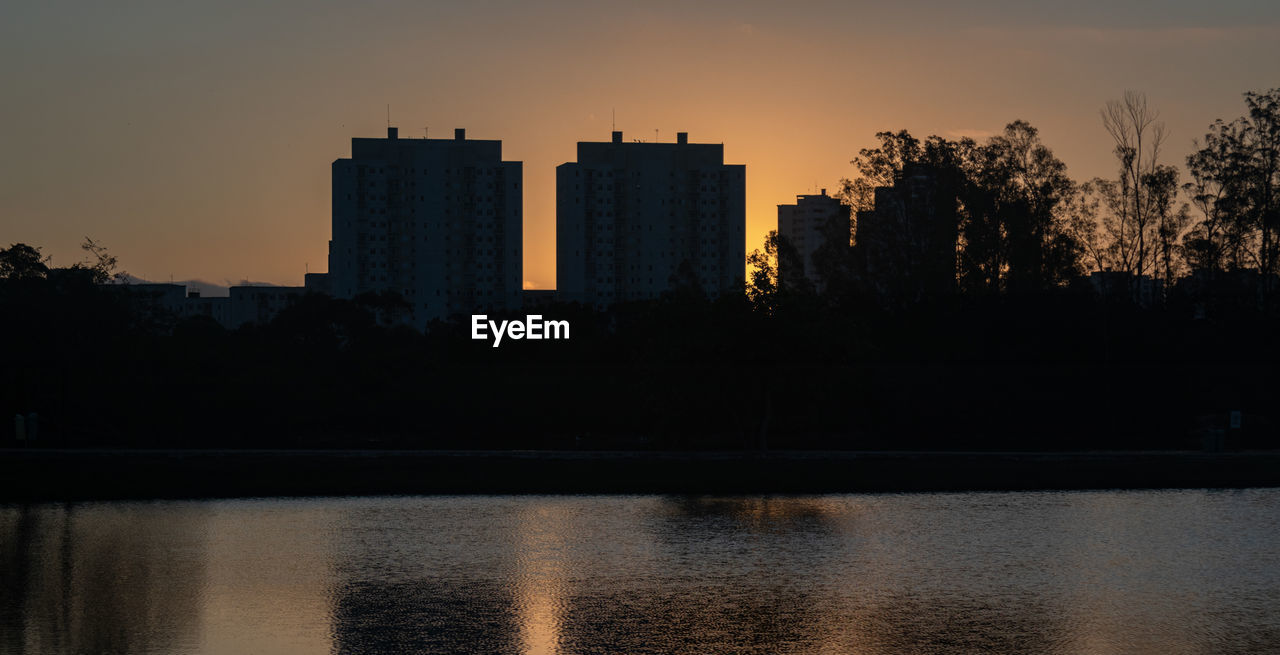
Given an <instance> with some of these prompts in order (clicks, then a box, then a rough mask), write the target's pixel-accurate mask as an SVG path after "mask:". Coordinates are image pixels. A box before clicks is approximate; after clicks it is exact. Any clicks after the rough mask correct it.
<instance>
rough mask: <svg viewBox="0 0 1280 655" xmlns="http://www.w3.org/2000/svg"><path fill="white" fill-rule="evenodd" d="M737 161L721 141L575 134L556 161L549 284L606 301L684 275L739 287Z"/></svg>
mask: <svg viewBox="0 0 1280 655" xmlns="http://www.w3.org/2000/svg"><path fill="white" fill-rule="evenodd" d="M745 231H746V167H745V166H742V165H740V164H725V163H724V145H723V144H701V143H689V137H688V134H686V133H684V132H681V133H679V134H678V135H677V136H676V142H675V143H640V142H633V143H624V142H623V141H622V132H614V133H613V139H612V141H610V142H607V143H600V142H579V143H578V161H576V162H569V163H566V164H561V165H560V166H559V167H557V168H556V294H557V296H558V297H559V298H560V299H561V300H565V301H570V302H582V303H587V304H591V305H594V306H596V307H606V306H608V305H611V304H613V303H615V302H621V301H627V300H643V299H650V298H656V297H658V296H660V295H661V294H662V292H664V291H667V290H669V289H672V288H674V287H677V286H683V285H693V286H697V287H698V288H700V289H701V290H702V291H703V292H704V293H706V294H707V296H709V297H712V298H714V297H717V296H719V295H721V294H723V293H726V292H729V291H731V290H735V289H739V288H741V286H742V283H743V277H744V271H745V267H746V263H745V258H746V235H745Z"/></svg>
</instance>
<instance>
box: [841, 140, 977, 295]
mask: <svg viewBox="0 0 1280 655" xmlns="http://www.w3.org/2000/svg"><path fill="white" fill-rule="evenodd" d="M956 221H957V214H956V189H955V188H954V184H953V181H952V180H950V179H949V178H947V176H945V175H940V174H938V172H937V171H935V170H934V169H933V168H931V167H929V166H926V165H920V164H916V165H910V166H908V167H907V168H906V169H904V170H903V172H902V174H901V175H899V176H898V178H897V179H896V180H895V181H894V184H893V186H892V187H876V189H875V208H874V209H872V210H869V211H860V212H858V223H857V231H856V234H857V239H856V241H857V252H858V253H859V257H860V258H861V268H862V270H863V272H864V273H865V275H866V277H867V281H868V282H869V284H870V286H871V288H873V289H874V290H875V291H876V292H877V293H879V294H880V295H881V296H882V297H885V298H887V299H889V300H891V301H892V302H893V303H895V304H911V303H916V302H920V301H922V300H925V299H927V298H937V297H941V296H946V295H950V294H952V293H953V292H954V291H955V288H956V238H957V235H958V225H957V222H956Z"/></svg>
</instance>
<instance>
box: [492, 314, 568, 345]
mask: <svg viewBox="0 0 1280 655" xmlns="http://www.w3.org/2000/svg"><path fill="white" fill-rule="evenodd" d="M489 332H492V333H493V347H494V348H497V347H498V344H499V343H502V337H504V336H505V337H507V338H509V339H568V338H569V321H544V320H542V315H541V314H530V315H528V316H526V317H525V318H524V321H502V322H501V323H499V322H497V321H490V320H489V316H488V315H487V314H472V315H471V338H472V339H488V338H489Z"/></svg>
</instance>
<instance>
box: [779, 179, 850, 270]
mask: <svg viewBox="0 0 1280 655" xmlns="http://www.w3.org/2000/svg"><path fill="white" fill-rule="evenodd" d="M837 232H838V233H839V235H840V237H841V238H843V239H844V240H845V243H844V244H843V245H846V246H847V245H848V239H849V206H848V205H846V204H844V203H842V202H840V201H839V200H838V199H836V198H832V197H831V196H828V195H827V190H826V189H823V190H822V193H821V194H819V195H816V196H813V195H809V196H796V204H794V205H778V236H779V237H782V238H784V239H786V241H787V243H790V244H791V245H792V246H793V247H794V248H795V249H796V254H797V255H799V257H800V262H801V264H802V265H803V266H804V271H803V274H804V277H806V278H808V279H809V281H810V282H812V283H813V285H814V287H815V288H816V289H818V290H821V289H822V288H823V281H822V279H821V276H820V275H818V269H817V266H815V265H814V261H813V255H814V253H816V252H817V251H818V249H819V248H820V247H822V245H823V244H824V243H826V240H827V237H828V235H834V234H836V233H837ZM793 274H794V273H793V272H792V271H788V270H786V265H785V264H784V262H783V261H781V260H779V262H778V277H779V278H780V279H785V278H786V277H787V276H789V275H793ZM780 283H781V282H780Z"/></svg>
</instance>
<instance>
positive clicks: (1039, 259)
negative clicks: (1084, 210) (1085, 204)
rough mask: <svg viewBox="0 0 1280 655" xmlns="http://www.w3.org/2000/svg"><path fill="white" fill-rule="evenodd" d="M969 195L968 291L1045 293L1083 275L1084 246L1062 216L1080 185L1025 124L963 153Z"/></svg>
mask: <svg viewBox="0 0 1280 655" xmlns="http://www.w3.org/2000/svg"><path fill="white" fill-rule="evenodd" d="M957 153H958V155H959V156H962V157H963V158H964V161H963V162H962V166H964V168H965V170H966V173H967V176H968V184H967V186H966V190H965V191H964V194H963V201H964V211H963V212H962V218H961V230H960V238H961V246H960V277H961V280H962V283H963V287H964V288H965V289H967V290H969V291H980V290H986V291H994V292H999V291H1023V292H1029V291H1040V290H1043V289H1047V288H1052V287H1056V286H1061V285H1063V284H1065V283H1066V282H1067V281H1068V280H1070V279H1071V278H1072V277H1074V276H1075V275H1077V274H1078V272H1079V261H1080V257H1081V246H1080V245H1079V244H1078V243H1077V242H1076V239H1075V236H1074V235H1073V234H1072V232H1071V229H1070V226H1069V224H1068V221H1067V217H1066V216H1065V215H1064V214H1063V212H1062V211H1061V208H1062V206H1063V205H1064V203H1066V202H1068V201H1069V199H1070V196H1071V193H1072V190H1073V188H1074V184H1073V183H1072V181H1071V179H1070V178H1069V177H1067V174H1066V169H1067V167H1066V165H1065V164H1063V163H1062V161H1061V160H1059V159H1058V158H1057V157H1055V156H1054V155H1053V152H1052V151H1051V150H1049V148H1047V147H1046V146H1044V144H1042V143H1041V142H1040V137H1039V132H1038V130H1036V128H1034V127H1032V126H1031V125H1030V124H1029V123H1027V122H1026V121H1014V122H1012V123H1010V124H1009V125H1007V126H1006V127H1005V130H1004V133H1002V134H999V135H997V136H994V137H992V138H991V139H990V140H989V141H988V142H987V143H986V144H984V145H982V146H977V147H972V146H971V147H967V148H966V147H964V146H963V144H961V146H960V147H959V149H958V150H957Z"/></svg>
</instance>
